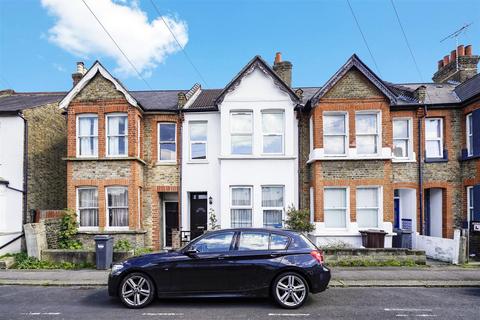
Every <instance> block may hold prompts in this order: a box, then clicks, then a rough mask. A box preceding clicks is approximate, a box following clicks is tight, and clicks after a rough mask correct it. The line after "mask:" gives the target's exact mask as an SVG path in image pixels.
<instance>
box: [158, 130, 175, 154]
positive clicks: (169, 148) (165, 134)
mask: <svg viewBox="0 0 480 320" xmlns="http://www.w3.org/2000/svg"><path fill="white" fill-rule="evenodd" d="M157 156H158V160H159V161H166V162H169V161H170V162H171V161H175V160H176V159H177V125H176V124H175V123H171V122H165V123H159V124H158V155H157Z"/></svg>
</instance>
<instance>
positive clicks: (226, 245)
mask: <svg viewBox="0 0 480 320" xmlns="http://www.w3.org/2000/svg"><path fill="white" fill-rule="evenodd" d="M234 234H235V232H224V233H218V234H214V235H211V236H206V237H205V238H203V239H200V240H198V241H197V242H196V243H195V244H194V245H193V247H194V248H195V249H197V250H198V252H200V253H204V252H225V251H229V250H230V244H231V243H232V238H233V235H234Z"/></svg>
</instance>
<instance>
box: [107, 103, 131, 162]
mask: <svg viewBox="0 0 480 320" xmlns="http://www.w3.org/2000/svg"><path fill="white" fill-rule="evenodd" d="M111 117H125V119H126V121H125V134H124V135H115V137H125V154H117V155H112V154H110V151H109V149H110V148H109V144H110V139H109V138H110V137H111V136H112V135H110V134H109V130H110V125H109V121H108V118H111ZM128 134H129V132H128V113H126V112H112V113H107V114H105V156H106V157H108V158H124V157H128Z"/></svg>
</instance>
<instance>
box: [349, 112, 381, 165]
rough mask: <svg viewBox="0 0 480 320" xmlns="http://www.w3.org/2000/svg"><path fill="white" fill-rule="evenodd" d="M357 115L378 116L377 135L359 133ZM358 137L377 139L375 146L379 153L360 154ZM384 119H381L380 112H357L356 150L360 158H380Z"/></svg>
mask: <svg viewBox="0 0 480 320" xmlns="http://www.w3.org/2000/svg"><path fill="white" fill-rule="evenodd" d="M357 115H374V116H376V120H377V126H376V133H375V134H373V133H359V132H358V126H357ZM358 136H363V137H369V136H374V137H375V145H376V148H377V152H375V153H358V141H357V140H358V139H357V138H358ZM381 137H382V117H381V111H378V110H362V111H356V112H355V149H356V154H357V156H359V157H372V156H379V155H381V154H382V139H381Z"/></svg>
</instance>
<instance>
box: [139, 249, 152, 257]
mask: <svg viewBox="0 0 480 320" xmlns="http://www.w3.org/2000/svg"><path fill="white" fill-rule="evenodd" d="M152 252H153V250H152V249H150V248H135V253H134V255H135V256H141V255H144V254H149V253H152Z"/></svg>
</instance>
